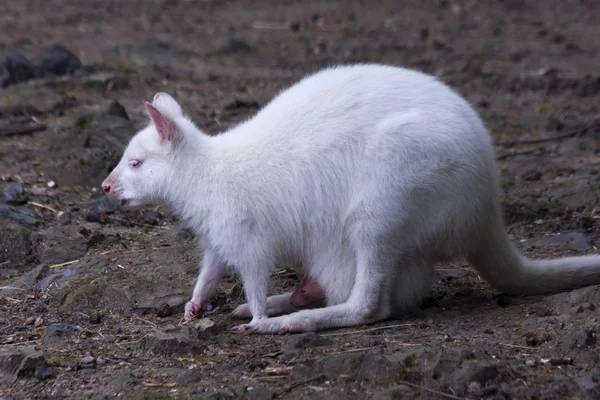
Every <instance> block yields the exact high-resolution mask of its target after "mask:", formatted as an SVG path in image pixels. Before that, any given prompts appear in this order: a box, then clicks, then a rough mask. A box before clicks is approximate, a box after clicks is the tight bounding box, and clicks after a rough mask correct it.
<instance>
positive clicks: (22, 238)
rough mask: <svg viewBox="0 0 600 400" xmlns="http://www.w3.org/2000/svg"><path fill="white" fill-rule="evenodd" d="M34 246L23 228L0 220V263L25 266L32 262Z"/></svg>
mask: <svg viewBox="0 0 600 400" xmlns="http://www.w3.org/2000/svg"><path fill="white" fill-rule="evenodd" d="M35 251H36V250H35V244H34V242H33V241H32V239H31V234H30V233H29V231H28V230H27V229H25V228H24V227H22V226H20V225H17V224H13V223H11V222H3V221H2V220H1V219H0V263H4V262H5V261H12V262H14V263H17V264H27V263H29V262H32V261H34V260H33V259H34V258H35Z"/></svg>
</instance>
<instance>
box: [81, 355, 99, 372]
mask: <svg viewBox="0 0 600 400" xmlns="http://www.w3.org/2000/svg"><path fill="white" fill-rule="evenodd" d="M77 366H78V367H79V368H82V369H95V368H96V357H92V356H85V357H83V358H82V359H81V360H79V362H78V363H77Z"/></svg>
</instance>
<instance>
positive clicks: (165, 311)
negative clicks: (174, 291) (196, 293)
mask: <svg viewBox="0 0 600 400" xmlns="http://www.w3.org/2000/svg"><path fill="white" fill-rule="evenodd" d="M156 315H157V316H158V317H160V318H165V317H170V316H171V315H173V308H171V306H170V305H169V304H167V303H163V304H162V305H160V306H159V307H158V309H157V310H156Z"/></svg>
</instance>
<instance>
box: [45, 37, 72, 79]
mask: <svg viewBox="0 0 600 400" xmlns="http://www.w3.org/2000/svg"><path fill="white" fill-rule="evenodd" d="M79 68H81V61H80V60H79V58H77V56H75V55H74V54H73V53H71V52H70V51H69V50H67V49H66V48H64V47H63V46H61V45H59V44H54V45H51V46H49V47H47V48H46V49H45V50H44V56H43V59H42V63H41V66H40V69H41V73H42V74H43V75H67V74H73V73H74V72H75V71H77V70H78V69H79Z"/></svg>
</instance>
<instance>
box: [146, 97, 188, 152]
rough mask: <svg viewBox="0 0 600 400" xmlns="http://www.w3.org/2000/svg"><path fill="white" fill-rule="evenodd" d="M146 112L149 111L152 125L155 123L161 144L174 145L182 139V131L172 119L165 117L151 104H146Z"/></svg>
mask: <svg viewBox="0 0 600 400" xmlns="http://www.w3.org/2000/svg"><path fill="white" fill-rule="evenodd" d="M146 111H148V115H150V118H151V119H152V123H154V127H155V128H156V132H158V135H159V136H160V142H161V143H164V142H170V143H174V142H177V141H179V140H180V139H181V135H182V134H181V131H180V130H179V128H178V127H177V125H176V124H175V122H173V120H172V119H170V118H169V117H167V116H165V115H164V114H163V113H161V112H160V111H159V110H158V109H157V108H156V107H154V106H153V105H152V104H150V103H146Z"/></svg>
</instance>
